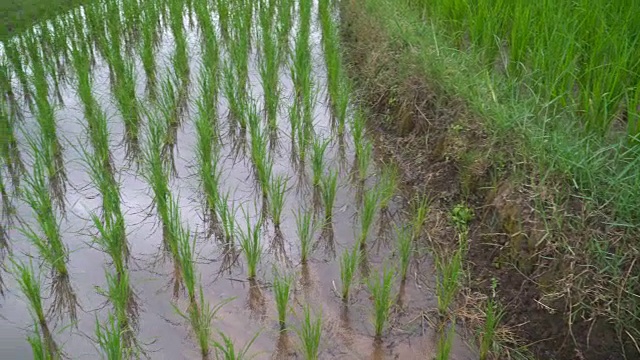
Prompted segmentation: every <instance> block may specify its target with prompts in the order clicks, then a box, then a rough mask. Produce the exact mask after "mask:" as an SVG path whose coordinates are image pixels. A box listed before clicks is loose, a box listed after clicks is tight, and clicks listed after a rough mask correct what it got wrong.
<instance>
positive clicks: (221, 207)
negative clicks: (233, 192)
mask: <svg viewBox="0 0 640 360" xmlns="http://www.w3.org/2000/svg"><path fill="white" fill-rule="evenodd" d="M229 197H230V194H229V193H226V194H225V195H222V196H220V197H219V198H218V200H217V202H216V209H217V210H218V211H217V212H218V217H219V220H220V224H221V225H222V231H223V235H224V239H225V241H226V242H227V244H233V243H234V238H235V235H236V212H237V211H236V208H235V205H234V204H231V207H229V205H228V204H229Z"/></svg>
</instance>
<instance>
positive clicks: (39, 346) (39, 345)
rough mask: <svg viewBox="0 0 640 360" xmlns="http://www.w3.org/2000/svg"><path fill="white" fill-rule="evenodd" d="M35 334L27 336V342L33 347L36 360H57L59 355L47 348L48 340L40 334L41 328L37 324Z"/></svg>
mask: <svg viewBox="0 0 640 360" xmlns="http://www.w3.org/2000/svg"><path fill="white" fill-rule="evenodd" d="M33 327H34V329H33V333H32V334H31V335H29V336H27V342H28V343H29V346H31V352H32V353H33V359H34V360H53V359H57V358H58V357H57V356H58V355H56V354H53V353H51V351H50V350H49V349H48V348H47V344H46V340H45V339H44V338H43V336H42V334H41V333H40V327H39V325H38V324H37V323H34V324H33Z"/></svg>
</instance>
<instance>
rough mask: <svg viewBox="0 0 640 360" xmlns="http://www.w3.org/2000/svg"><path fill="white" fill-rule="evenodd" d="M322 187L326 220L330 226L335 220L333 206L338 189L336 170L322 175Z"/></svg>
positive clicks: (326, 223)
mask: <svg viewBox="0 0 640 360" xmlns="http://www.w3.org/2000/svg"><path fill="white" fill-rule="evenodd" d="M320 188H321V190H322V202H323V203H324V222H325V225H327V226H328V225H330V224H331V222H332V221H333V206H334V204H335V201H336V193H337V190H338V173H337V172H336V171H335V170H330V171H329V173H328V174H327V175H326V176H324V177H322V181H321V184H320Z"/></svg>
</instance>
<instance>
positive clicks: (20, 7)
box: [0, 0, 90, 40]
mask: <svg viewBox="0 0 640 360" xmlns="http://www.w3.org/2000/svg"><path fill="white" fill-rule="evenodd" d="M89 1H90V0H47V1H45V0H0V40H5V39H7V38H8V37H10V36H12V35H14V34H17V33H20V32H21V31H22V30H25V29H28V28H29V27H31V25H33V24H35V23H37V22H40V21H43V20H46V19H48V18H51V17H53V16H56V15H57V14H60V13H62V12H64V11H66V10H68V9H71V8H73V7H74V6H77V5H80V4H83V3H87V2H89Z"/></svg>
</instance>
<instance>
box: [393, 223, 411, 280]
mask: <svg viewBox="0 0 640 360" xmlns="http://www.w3.org/2000/svg"><path fill="white" fill-rule="evenodd" d="M396 237H397V239H398V246H397V251H398V257H399V258H400V276H401V281H403V282H404V281H406V280H407V272H408V270H409V264H410V262H411V253H412V248H413V247H412V244H413V238H412V237H411V229H410V228H409V227H407V226H396Z"/></svg>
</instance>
